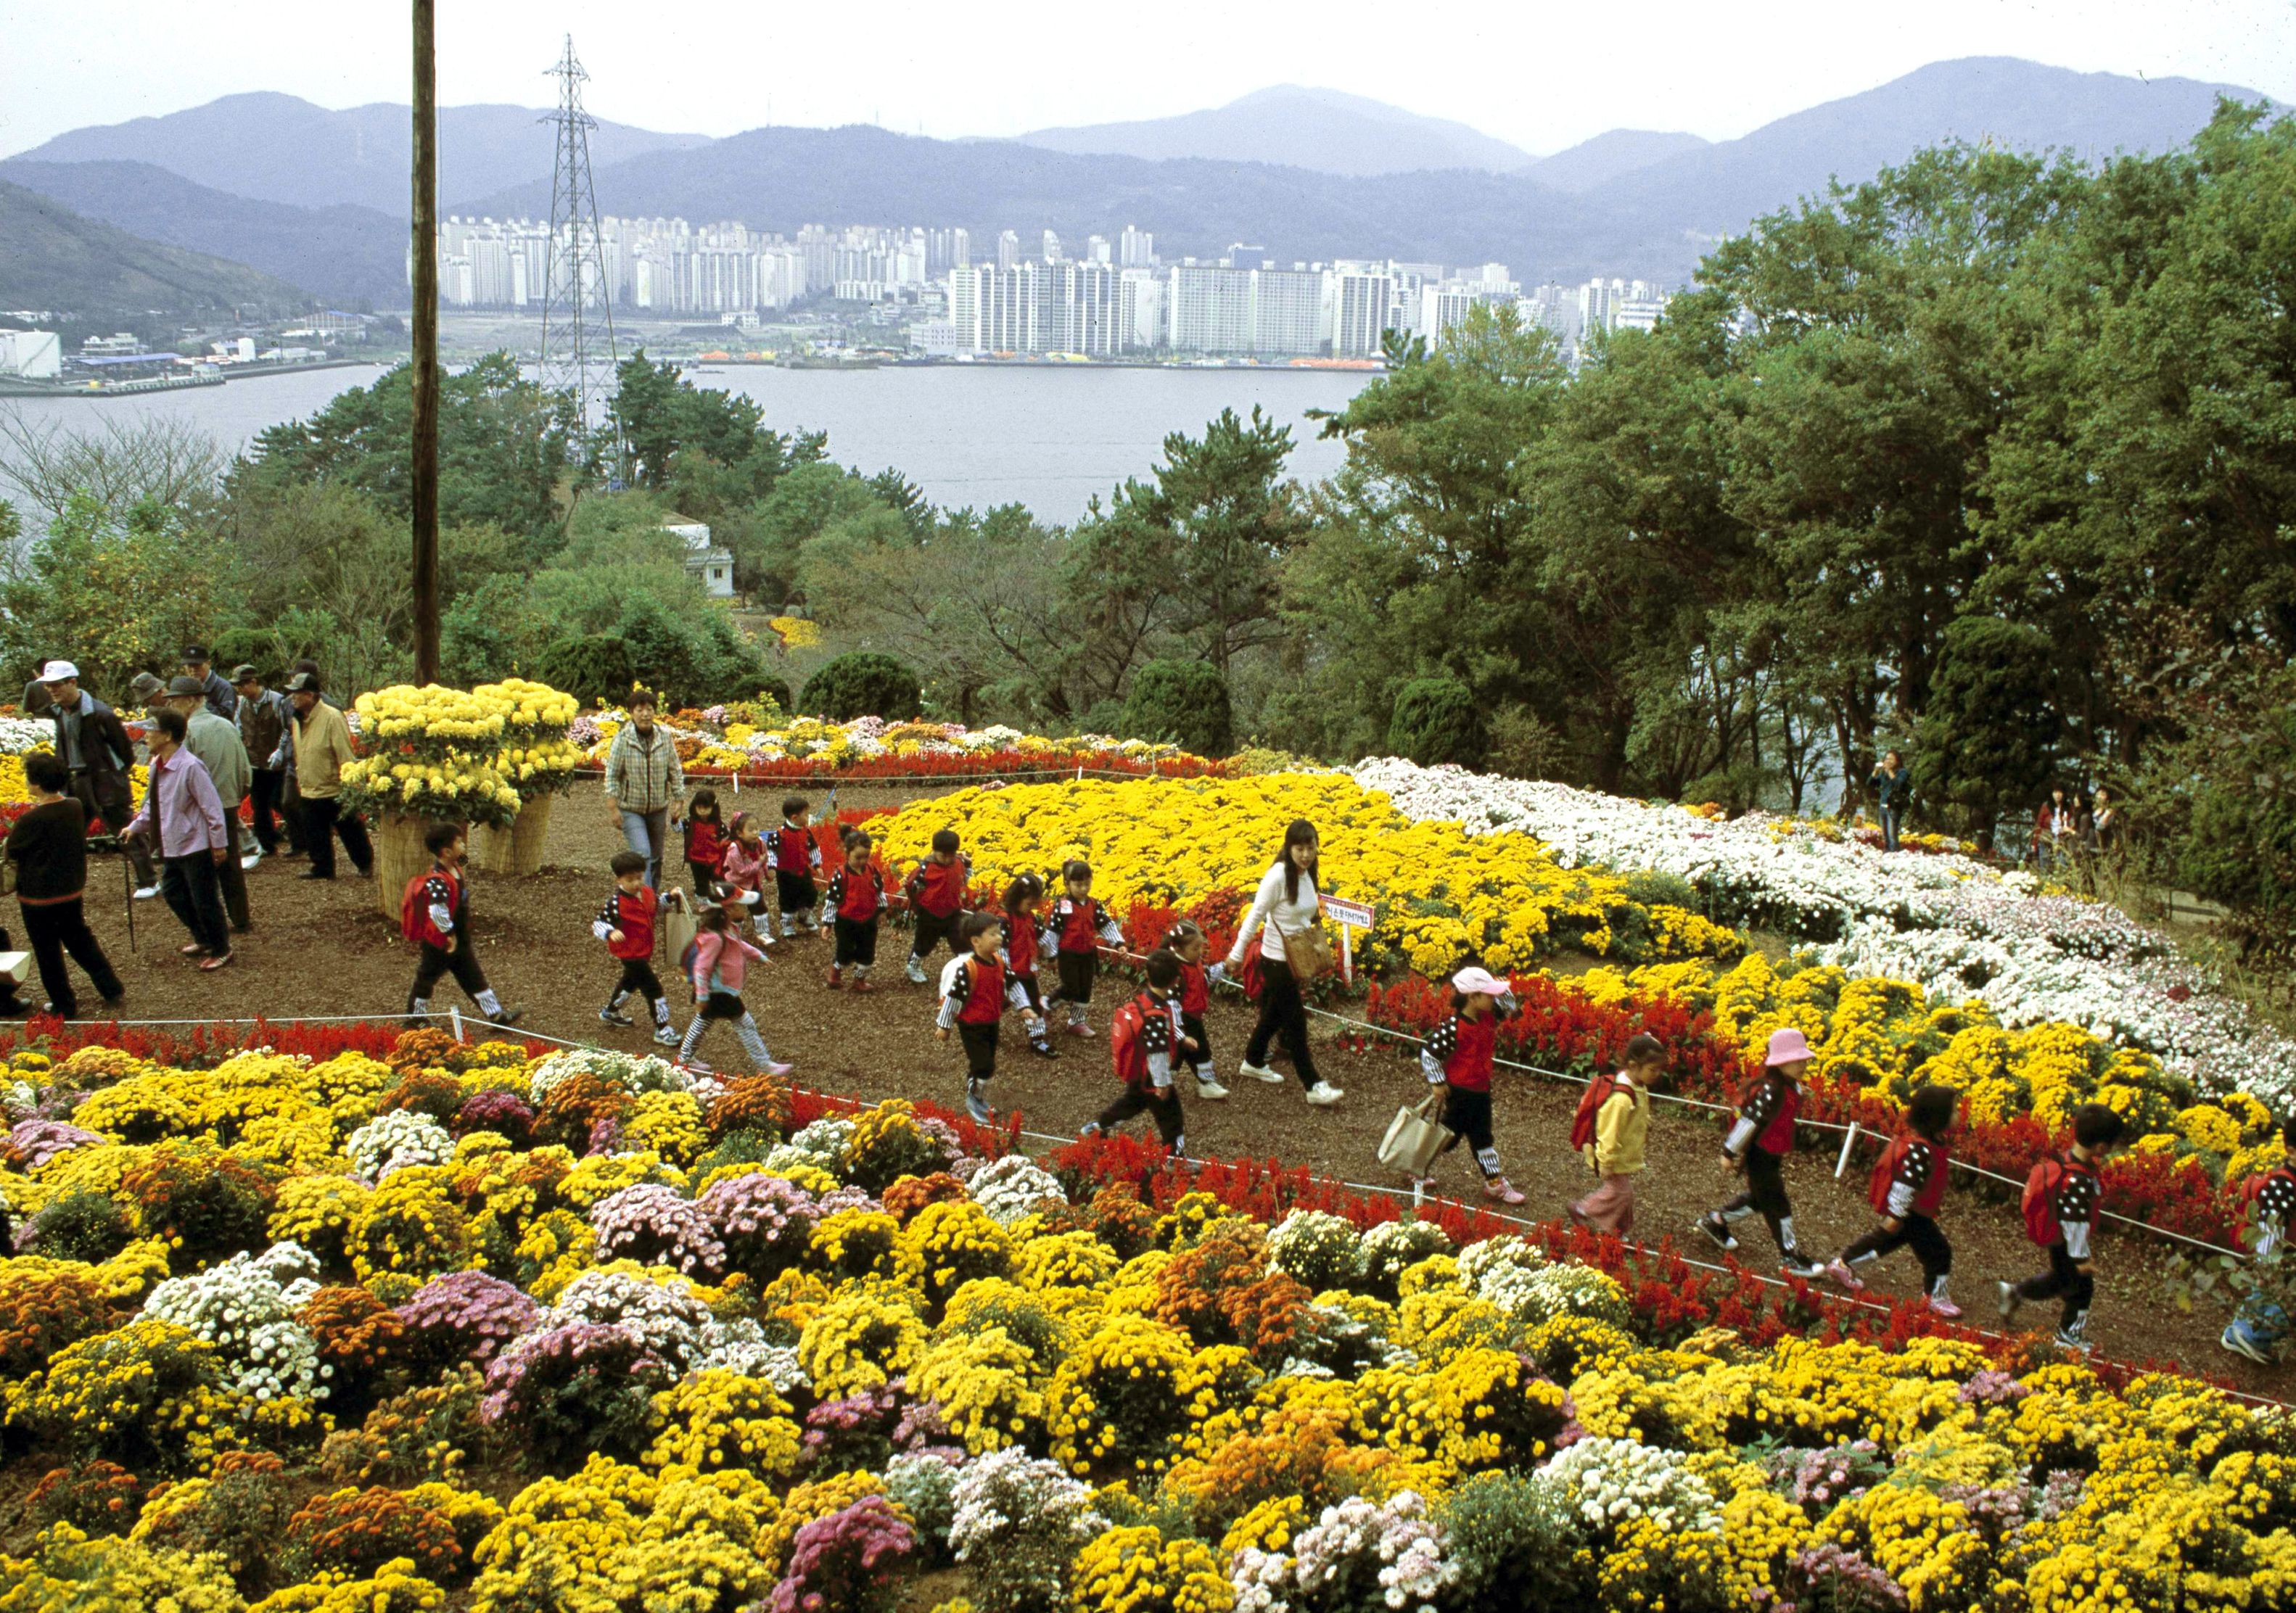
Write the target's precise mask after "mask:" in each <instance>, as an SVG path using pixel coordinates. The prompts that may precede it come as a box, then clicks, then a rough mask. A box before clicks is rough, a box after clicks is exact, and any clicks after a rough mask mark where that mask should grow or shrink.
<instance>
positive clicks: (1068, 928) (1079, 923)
mask: <svg viewBox="0 0 2296 1613" xmlns="http://www.w3.org/2000/svg"><path fill="white" fill-rule="evenodd" d="M1061 899H1062V901H1064V902H1066V903H1067V904H1068V905H1069V914H1068V917H1066V918H1065V919H1062V921H1061V950H1062V952H1098V951H1099V950H1100V904H1099V903H1097V902H1095V901H1094V900H1093V899H1092V898H1091V897H1085V898H1084V899H1083V900H1082V901H1078V899H1077V898H1076V897H1062V898H1061Z"/></svg>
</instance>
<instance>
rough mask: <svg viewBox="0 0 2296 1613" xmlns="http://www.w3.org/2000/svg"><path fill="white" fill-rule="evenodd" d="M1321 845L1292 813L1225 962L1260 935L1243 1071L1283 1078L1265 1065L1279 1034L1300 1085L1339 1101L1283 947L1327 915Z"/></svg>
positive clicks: (1315, 1098) (1236, 959) (1326, 1100)
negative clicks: (1255, 1002)
mask: <svg viewBox="0 0 2296 1613" xmlns="http://www.w3.org/2000/svg"><path fill="white" fill-rule="evenodd" d="M1318 849H1319V846H1318V842H1317V839H1316V826H1315V825H1314V824H1313V823H1309V822H1308V820H1307V819H1305V818H1298V819H1294V820H1293V821H1292V826H1291V827H1290V828H1289V829H1286V830H1285V831H1283V851H1282V853H1281V854H1279V855H1278V856H1277V857H1276V859H1275V864H1274V865H1272V866H1271V867H1270V868H1269V869H1268V871H1267V872H1266V873H1265V874H1263V875H1261V876H1260V880H1259V892H1258V893H1257V894H1256V895H1255V896H1254V897H1252V900H1251V912H1250V913H1247V914H1246V915H1244V921H1243V922H1242V924H1241V925H1240V926H1238V927H1237V929H1236V932H1235V945H1234V946H1233V947H1231V948H1229V949H1228V955H1227V962H1228V968H1229V969H1230V970H1235V969H1237V968H1239V967H1240V966H1241V965H1242V962H1243V958H1244V952H1245V949H1246V948H1247V947H1248V946H1251V942H1252V939H1253V938H1254V937H1257V938H1259V1024H1257V1025H1255V1026H1254V1027H1253V1028H1252V1031H1251V1044H1250V1045H1249V1046H1247V1047H1246V1048H1245V1049H1244V1052H1243V1064H1242V1069H1243V1073H1244V1074H1245V1075H1247V1076H1253V1077H1258V1078H1259V1079H1260V1080H1262V1081H1281V1080H1283V1077H1282V1076H1280V1075H1278V1074H1276V1073H1275V1071H1274V1070H1272V1069H1268V1068H1267V1056H1268V1045H1269V1044H1270V1043H1272V1042H1273V1041H1275V1038H1276V1037H1278V1036H1281V1037H1282V1038H1283V1051H1284V1052H1288V1053H1290V1054H1291V1055H1292V1069H1293V1071H1294V1072H1295V1073H1297V1074H1298V1076H1299V1077H1300V1085H1302V1086H1304V1087H1306V1088H1307V1089H1308V1102H1310V1103H1314V1104H1318V1105H1321V1104H1330V1103H1337V1102H1338V1101H1340V1100H1341V1098H1342V1097H1344V1096H1345V1095H1346V1094H1345V1093H1342V1092H1341V1090H1340V1089H1339V1088H1338V1087H1336V1086H1333V1085H1331V1084H1330V1083H1328V1082H1326V1081H1325V1080H1324V1078H1323V1077H1320V1076H1318V1075H1317V1074H1316V1054H1315V1052H1314V1050H1313V1049H1312V1048H1310V1047H1309V1046H1308V1007H1307V1004H1306V1003H1305V1002H1303V1001H1302V1000H1301V998H1300V983H1299V982H1298V981H1297V980H1295V979H1293V978H1292V965H1291V963H1290V962H1288V961H1287V960H1286V958H1285V954H1284V950H1283V938H1284V937H1285V936H1287V935H1298V934H1300V932H1301V931H1303V930H1307V929H1313V928H1315V927H1316V925H1317V924H1320V923H1321V922H1322V921H1323V909H1322V905H1321V902H1320V899H1319V897H1318V895H1317V891H1316V854H1317V851H1318Z"/></svg>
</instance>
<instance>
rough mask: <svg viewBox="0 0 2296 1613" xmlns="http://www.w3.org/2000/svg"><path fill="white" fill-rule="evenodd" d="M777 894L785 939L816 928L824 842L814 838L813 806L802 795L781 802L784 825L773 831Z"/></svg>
mask: <svg viewBox="0 0 2296 1613" xmlns="http://www.w3.org/2000/svg"><path fill="white" fill-rule="evenodd" d="M772 860H773V868H774V894H775V897H778V898H779V903H780V906H781V910H782V938H783V940H787V939H788V938H790V937H791V936H793V935H795V934H797V933H798V931H799V930H800V929H802V930H807V931H811V930H812V929H814V928H815V921H814V916H813V910H814V907H815V905H816V904H817V903H819V902H820V900H821V891H820V888H818V887H817V886H816V884H815V883H814V875H816V873H818V872H821V843H820V842H819V841H818V840H816V839H814V838H813V803H812V802H810V801H808V800H807V799H806V798H804V797H803V796H801V795H793V796H791V797H790V798H788V799H787V800H784V801H783V803H782V826H781V827H780V828H779V829H776V830H775V831H774V840H773V859H772Z"/></svg>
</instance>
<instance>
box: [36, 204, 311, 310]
mask: <svg viewBox="0 0 2296 1613" xmlns="http://www.w3.org/2000/svg"><path fill="white" fill-rule="evenodd" d="M302 304H303V293H302V292H301V291H299V290H298V289H297V288H296V287H294V286H292V285H290V284H288V283H287V282H284V281H283V280H279V279H276V278H275V277H274V276H272V275H269V274H263V273H261V272H259V271H258V270H255V269H251V268H249V267H248V266H246V265H245V264H242V263H227V262H225V260H224V259H222V258H211V257H209V256H207V255H206V254H204V253H201V252H189V251H185V250H183V249H182V248H180V247H172V246H162V245H160V243H159V242H152V241H145V240H143V239H142V238H140V237H138V236H135V235H131V234H129V233H127V231H125V230H121V229H116V228H114V227H113V226H112V225H108V224H104V223H102V222H101V221H99V220H97V219H94V218H86V217H81V216H80V215H79V214H78V213H75V212H73V211H72V210H71V209H69V208H66V207H63V206H61V205H60V204H58V203H57V202H55V201H51V200H49V199H48V198H47V197H45V196H43V195H41V194H39V193H38V192H35V191H30V190H27V189H25V188H24V187H23V186H21V185H17V184H9V183H7V181H6V180H4V179H0V305H4V306H6V307H31V308H57V309H66V308H70V309H79V308H87V309H95V308H101V309H103V310H105V311H107V312H111V311H120V310H129V309H143V308H166V309H169V310H178V311H183V312H190V311H193V310H196V309H232V308H240V307H250V308H258V307H259V308H262V309H265V310H267V311H272V312H289V311H292V310H294V309H296V308H299V307H301V306H302Z"/></svg>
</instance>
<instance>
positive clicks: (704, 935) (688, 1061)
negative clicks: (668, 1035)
mask: <svg viewBox="0 0 2296 1613" xmlns="http://www.w3.org/2000/svg"><path fill="white" fill-rule="evenodd" d="M694 926H695V930H694V937H693V975H692V978H691V984H692V985H693V1003H694V1007H695V1009H696V1010H697V1012H696V1013H695V1014H694V1016H693V1024H691V1025H689V1026H687V1027H686V1028H685V1041H684V1042H682V1043H680V1044H678V1049H677V1061H678V1062H679V1063H680V1064H682V1065H684V1066H685V1069H687V1070H688V1071H690V1072H691V1073H693V1074H694V1075H697V1076H707V1075H713V1074H715V1073H716V1072H715V1071H713V1070H712V1069H710V1068H709V1066H708V1065H707V1064H704V1063H702V1062H701V1060H699V1059H697V1058H696V1057H695V1056H694V1054H695V1053H696V1052H697V1051H698V1050H699V1049H700V1048H701V1038H702V1037H703V1036H705V1035H707V1034H708V1033H709V1027H710V1026H711V1025H713V1024H715V1023H716V1022H717V1021H718V1020H720V1019H726V1020H730V1021H731V1022H732V1024H733V1027H734V1035H735V1036H738V1037H740V1038H741V1043H742V1052H746V1053H748V1054H749V1055H750V1064H751V1066H752V1067H753V1068H754V1069H756V1071H757V1072H758V1074H760V1075H767V1076H785V1075H787V1074H789V1073H790V1071H791V1069H792V1068H794V1067H793V1066H791V1065H788V1064H783V1063H781V1062H780V1061H778V1060H775V1057H774V1055H773V1051H772V1050H771V1049H770V1048H768V1047H767V1045H766V1038H765V1036H764V1034H763V1033H762V1032H760V1031H759V1030H758V1021H757V1020H756V1019H754V1018H753V1017H752V1016H751V1015H750V1009H749V1005H748V1004H747V1003H743V1002H742V985H743V984H744V983H745V982H746V981H747V980H748V978H749V972H750V964H751V963H753V962H756V963H762V962H765V961H766V954H764V953H762V952H760V951H759V950H758V948H756V947H754V946H750V944H749V943H748V942H747V941H744V940H743V939H742V938H741V937H739V936H737V935H735V934H734V922H733V915H732V914H731V913H728V912H727V911H726V908H725V907H724V906H722V905H711V906H708V907H704V908H703V909H702V910H701V912H700V913H696V914H694Z"/></svg>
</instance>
